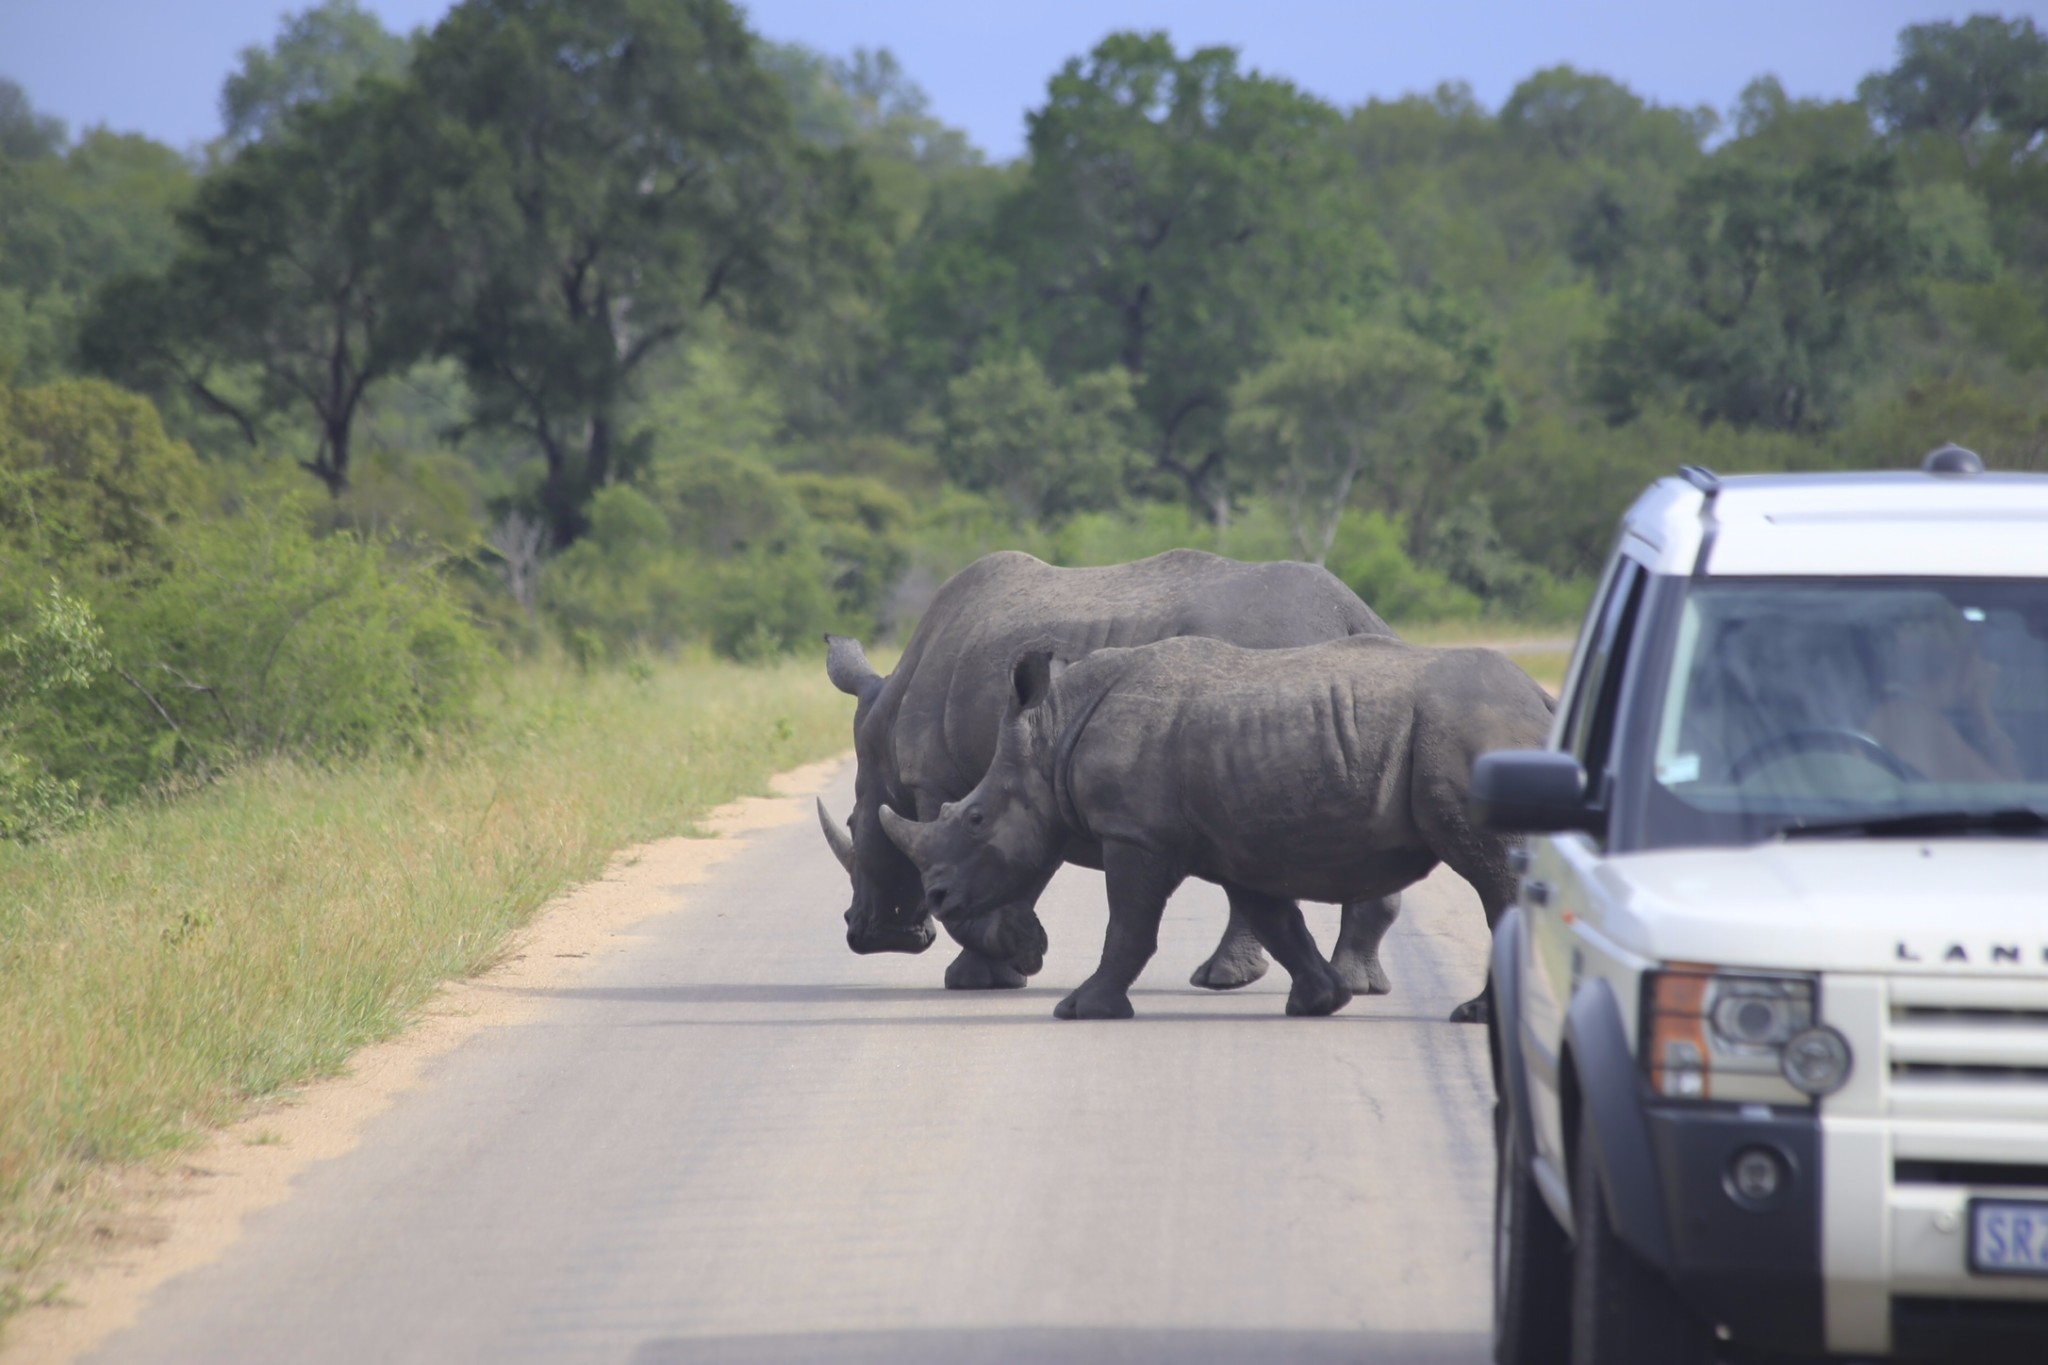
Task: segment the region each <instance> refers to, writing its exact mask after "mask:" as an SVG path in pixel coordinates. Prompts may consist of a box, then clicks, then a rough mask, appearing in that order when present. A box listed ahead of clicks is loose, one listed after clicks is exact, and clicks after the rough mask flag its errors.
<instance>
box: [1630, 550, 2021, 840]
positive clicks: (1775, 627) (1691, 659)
mask: <svg viewBox="0 0 2048 1365" xmlns="http://www.w3.org/2000/svg"><path fill="white" fill-rule="evenodd" d="M1660 690H1661V693H1662V700H1661V705H1660V707H1659V711H1658V715H1657V718H1656V728H1655V746H1654V754H1653V760H1652V761H1653V782H1652V787H1651V796H1652V800H1651V803H1650V808H1651V822H1650V823H1651V825H1652V827H1653V830H1652V834H1651V839H1650V842H1652V843H1653V844H1662V845H1669V844H1673V843H1691V842H1709V843H1714V842H1731V841H1734V842H1741V841H1747V840H1753V839H1757V838H1764V837H1768V836H1769V835H1771V834H1772V833H1775V832H1776V831H1778V830H1780V829H1784V828H1787V827H1790V826H1793V825H1796V824H1801V823H1813V822H1816V821H1830V820H1842V819H1862V818H1865V817H1874V816H1882V815H1888V814H1895V813H1897V814H1903V813H1910V812H1916V811H1935V810H1943V811H1948V810H1958V809H1962V810H1999V809H2009V808H2016V807H2032V808H2036V809H2044V810H2048V584H2044V583H2038V582H1989V581H1980V580H1970V579H1926V580H1835V581H1830V582H1816V581H1812V580H1762V579H1758V580H1727V581H1724V582H1719V583H1695V584H1693V585H1692V586H1691V588H1690V589H1689V590H1688V592H1687V596H1686V600H1685V603H1684V606H1683V609H1682V611H1681V614H1680V618H1679V622H1678V627H1677V631H1676V634H1675V638H1674V640H1673V644H1672V649H1671V661H1670V667H1669V671H1668V674H1667V675H1666V677H1665V679H1664V681H1663V685H1662V687H1661V689H1660Z"/></svg>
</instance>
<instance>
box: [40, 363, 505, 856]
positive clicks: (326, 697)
mask: <svg viewBox="0 0 2048 1365" xmlns="http://www.w3.org/2000/svg"><path fill="white" fill-rule="evenodd" d="M206 482H207V480H206V477H205V474H204V471H203V470H202V469H201V467H200V465H199V464H198V462H197V461H196V460H195V459H194V458H193V455H192V452H191V451H190V450H189V449H187V448H186V447H185V446H184V445H183V444H181V443H179V442H175V441H172V440H170V439H169V438H168V437H166V436H165V434H164V431H163V428H162V425H161V424H160V423H159V422H158V420H157V416H156V412H155V410H154V409H153V408H152V407H151V406H150V404H149V403H148V402H147V400H144V399H141V398H138V397H136V396H134V395H132V394H127V393H123V392H122V391H120V390H118V389H116V388H113V387H112V386H110V385H107V384H104V383H101V382H98V381H79V380H64V381H59V382H56V383H52V384H48V385H44V386H41V387H38V388H30V389H21V390H8V389H0V675H4V677H0V808H4V809H0V829H4V831H5V832H7V833H13V834H20V833H27V832H32V831H33V830H34V829H35V828H37V827H39V826H44V825H48V824H50V823H53V822H55V821H58V820H61V819H62V818H65V817H66V816H67V815H68V814H70V813H71V812H72V811H73V810H74V809H75V808H76V806H77V805H78V804H80V803H90V802H94V801H111V800H119V799H123V798H127V797H130V796H133V795H135V794H136V793H138V792H140V791H142V790H144V789H146V788H148V787H151V786H153V785H157V784H161V783H163V782H165V781H167V780H174V779H178V778H181V777H202V778H203V777H205V776H208V775H210V774H212V773H215V772H218V771H219V770H221V769H222V768H224V767H226V766H228V765H230V764H232V763H234V762H235V761H237V760H239V759H241V758H244V757H248V756H252V755H258V754H278V753H288V754H292V755H296V756H300V757H306V758H311V759H315V760H321V759H327V758H333V757H338V756H342V755H349V754H361V753H367V752H370V751H373V750H378V749H384V748H389V747H393V746H399V747H403V746H417V745H419V744H422V743H424V742H426V740H427V737H428V736H430V735H432V734H433V733H435V732H436V731H439V730H444V729H446V728H448V727H449V726H451V725H452V724H454V723H456V722H458V721H459V720H461V719H462V718H463V717H464V716H465V715H466V714H467V711H468V708H469V705H470V702H471V700H472V698H473V697H474V695H475V692H476V688H477V684H478V682H479V681H480V679H481V676H482V672H483V668H484V665H485V662H486V660H487V658H488V657H489V646H488V644H487V643H486V642H485V640H484V638H483V636H482V635H481V633H480V632H479V631H478V629H477V628H476V626H475V625H474V624H473V623H472V622H471V620H470V619H469V617H468V615H467V613H466V612H465V611H464V610H463V609H462V607H461V606H460V604H459V602H458V599H457V597H456V595H455V593H454V592H453V591H452V590H451V588H450V586H449V584H448V583H447V582H445V581H444V579H443V577H442V575H441V574H440V572H439V565H438V563H437V562H436V561H434V560H431V559H427V558H423V557H421V556H419V555H417V554H406V555H400V554H394V553H393V552H392V548H391V544H390V542H389V541H388V539H386V538H384V537H380V536H371V535H363V534H359V533H357V532H354V531H349V530H331V531H330V533H329V534H325V535H321V534H317V533H316V527H315V524H314V522H315V517H314V514H313V512H314V509H313V508H312V507H309V503H308V500H307V499H306V498H305V496H304V494H303V493H302V491H300V490H296V489H295V490H294V491H293V494H292V495H291V496H289V497H286V498H284V499H282V500H276V499H254V500H252V499H249V498H241V499H238V500H237V502H238V506H237V508H236V510H233V511H230V512H224V513H222V512H216V513H215V514H213V515H211V516H209V515H205V512H206V507H205V502H204V499H203V497H202V490H203V487H204V485H205V483H206ZM317 511H318V513H319V518H320V520H322V521H323V522H326V521H328V520H329V518H331V515H332V508H331V506H330V505H328V504H325V503H320V504H318V505H317ZM59 583H61V584H62V585H63V586H62V587H58V586H54V585H55V584H59Z"/></svg>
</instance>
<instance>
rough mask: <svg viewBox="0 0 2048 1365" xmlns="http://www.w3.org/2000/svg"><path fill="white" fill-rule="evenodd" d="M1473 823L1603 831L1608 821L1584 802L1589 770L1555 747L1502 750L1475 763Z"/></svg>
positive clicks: (1502, 829)
mask: <svg viewBox="0 0 2048 1365" xmlns="http://www.w3.org/2000/svg"><path fill="white" fill-rule="evenodd" d="M1466 800H1467V805H1468V808H1469V809H1470V811H1471V813H1472V823H1473V824H1475V825H1477V826H1478V827H1479V828H1481V829H1487V830H1492V831H1494V832H1495V833H1497V834H1556V833H1559V832H1561V831H1564V830H1585V831H1587V832H1589V833H1595V834H1597V833H1599V831H1600V829H1601V827H1602V826H1603V825H1604V824H1605V823H1606V821H1605V820H1604V819H1603V818H1602V815H1601V812H1599V811H1597V810H1594V809H1593V808H1592V807H1591V806H1588V805H1587V804H1586V770H1585V769H1584V768H1582V767H1580V766H1579V761H1578V760H1577V759H1576V758H1573V757H1572V756H1571V755H1570V754H1564V753H1559V752H1558V751H1557V750H1555V749H1502V750H1499V751H1498V752H1495V753H1490V754H1481V755H1480V756H1479V757H1478V758H1477V759H1475V760H1473V763H1472V787H1471V791H1470V793H1469V794H1468V796H1467V798H1466Z"/></svg>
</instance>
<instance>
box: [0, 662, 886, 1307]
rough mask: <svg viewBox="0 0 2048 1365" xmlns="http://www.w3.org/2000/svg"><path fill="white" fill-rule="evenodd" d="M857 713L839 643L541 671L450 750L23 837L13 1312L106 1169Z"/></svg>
mask: <svg viewBox="0 0 2048 1365" xmlns="http://www.w3.org/2000/svg"><path fill="white" fill-rule="evenodd" d="M850 709H851V708H850V707H849V706H848V704H847V702H846V699H845V698H843V697H841V696H840V695H838V694H837V693H835V692H833V691H832V690H831V688H830V687H829V685H828V684H826V682H825V680H824V677H823V670H822V669H821V668H820V667H819V666H818V664H817V662H816V661H814V660H806V661H798V662H792V663H789V664H785V665H780V666H776V667H770V668H761V669H742V668H739V667H736V666H732V665H727V664H719V663H712V662H709V661H697V662H687V663H676V664H665V665H659V666H656V667H654V668H652V669H643V670H639V676H637V677H634V676H628V675H625V674H617V675H607V676H600V677H589V678H586V677H582V676H579V675H577V674H574V673H572V672H569V671H567V670H564V669H560V668H550V667H542V666H532V667H526V668H522V669H520V670H517V671H516V672H514V673H513V674H512V675H511V677H510V679H509V681H508V683H507V686H506V690H505V693H504V695H503V697H502V701H501V704H500V705H498V706H497V707H496V708H495V709H494V712H493V716H492V719H491V720H490V721H489V722H488V724H487V725H486V726H485V727H484V731H483V733H481V734H479V735H477V736H475V737H473V738H472V739H471V740H469V741H467V742H465V743H464V744H462V745H461V746H459V747H454V748H451V749H450V750H449V751H447V752H445V753H440V754H434V755H429V756H428V757H426V758H425V759H422V760H417V761H408V762H397V761H390V762H381V763H369V764H364V765H360V766H357V767H353V768H350V769H347V770H345V771H338V772H323V771H309V770H306V769H303V768H299V767H296V766H293V765H290V764H276V765H271V766H267V767H263V768H260V769H253V770H250V771H246V772H243V773H241V774H239V775H237V776H235V777H233V778H231V779H229V780H228V781H225V782H223V783H221V784H219V785H218V786H216V787H214V788H211V789H209V790H207V791H204V792H200V793H197V794H194V795H191V796H188V797H185V798H184V799H181V800H178V801H176V802H172V803H167V804H161V805H154V806H138V807H134V808H130V809H128V810H124V811H119V812H115V813H112V814H110V815H108V816H106V817H105V818H104V819H102V820H100V821H98V822H97V823H95V824H94V825H93V826H92V827H90V828H87V829H85V830H82V831H79V832H76V833H73V834H70V835H66V836H64V837H62V838H59V839H55V840H52V841H50V842H48V843H45V844H40V845H33V846H27V847H23V846H19V845H0V1039H4V1040H5V1043H4V1045H0V1322H4V1320H5V1318H6V1317H7V1316H8V1314H9V1311H10V1310H11V1309H13V1308H18V1307H19V1306H20V1301H21V1296H22V1293H23V1286H24V1284H25V1283H26V1280H27V1277H28V1275H29V1273H30V1272H31V1271H32V1269H33V1268H34V1267H35V1265H36V1264H37V1263H38V1261H39V1260H41V1259H42V1258H43V1257H44V1256H46V1255H47V1254H48V1253H49V1252H50V1251H51V1250H52V1249H53V1248H54V1247H56V1246H59V1245H61V1244H62V1243H63V1241H64V1239H65V1238H66V1236H67V1235H69V1233H70V1231H71V1230H72V1228H73V1227H74V1226H75V1224H76V1223H77V1221H78V1218H79V1215H80V1213H81V1211H82V1210H83V1209H84V1208H85V1207H86V1206H87V1205H88V1204H89V1202H90V1199H91V1190H92V1185H93V1183H94V1180H95V1177H96V1175H97V1174H98V1173H99V1172H101V1171H103V1170H104V1169H106V1168H107V1167H109V1166H113V1165H118V1164H122V1163H129V1162H135V1161H141V1160H147V1159H149V1158H151V1157H155V1156H158V1155H161V1154H163V1153H166V1152H169V1151H174V1150H176V1149H178V1148H179V1147H181V1146H183V1145H185V1144H187V1143H188V1142H189V1141H191V1139H192V1138H193V1137H194V1136H195V1135H196V1134H197V1133H199V1132H200V1131H202V1130H203V1129H205V1128H207V1127H210V1126H213V1125H217V1124H220V1123H223V1122H225V1121H227V1120H228V1119H230V1118H231V1117H233V1116H234V1115H235V1114H236V1113H237V1112H238V1111H240V1110H241V1109H243V1108H244V1107H245V1106H246V1105H247V1104H248V1102H249V1101H250V1100H251V1099H253V1098H255V1097H259V1096H262V1095H266V1094H270V1093H273V1092H275V1091H277V1090H278V1089H280V1088H281V1087H286V1086H290V1085H293V1084H295V1083H298V1082H301V1081H304V1080H306V1079H308V1078H311V1077H315V1076H319V1075H322V1074H326V1073H331V1072H333V1071H334V1070H335V1069H336V1068H338V1067H339V1066H340V1065H341V1064H342V1063H343V1061H344V1060H345V1059H346V1058H347V1057H348V1055H349V1053H350V1052H351V1051H352V1050H354V1049H355V1048H356V1047H358V1046H360V1045H361V1044H363V1043H365V1042H368V1041H370V1040H372V1039H376V1038H379V1037H382V1036H385V1035H387V1034H390V1033H392V1032H394V1031H395V1030H397V1029H399V1028H400V1027H402V1026H403V1024H404V1022H405V1020H406V1017H407V1014H408V1012H409V1011H411V1010H412V1009H414V1008H415V1007H417V1006H418V1005H419V1004H420V1003H421V1002H422V1001H423V1000H425V999H426V997H427V996H428V995H429V994H430V993H431V992H432V990H433V988H434V987H435V985H436V984H437V983H439V982H440V981H442V980H444V979H447V978H449V977H451V976H460V975H464V974H467V973H471V972H474V971H476V970H478V969H479V968H481V967H483V966H485V965H488V964H489V962H490V961H491V960H492V958H493V955H494V954H495V953H497V952H498V951H499V945H500V944H501V943H502V941H503V939H504V936H505V934H506V933H507V931H508V930H510V929H512V928H514V927H516V926H517V925H519V924H521V923H523V922H524V921H525V920H526V919H527V918H528V917H529V916H530V915H531V914H532V913H533V911H534V910H535V909H536V908H537V907H539V906H540V905H541V904H542V903H543V902H545V901H546V900H548V899H549V898H550V897H551V896H553V895H555V894H556V893H557V892H559V891H561V890H562V889H563V888H564V887H566V886H568V885H571V884H573V883H575V882H578V881H582V880H586V879H588V878H589V877H591V876H593V875H595V874H596V873H597V872H598V871H599V870H600V869H601V868H602V867H603V865H604V862H605V860H606V858H607V856H608V855H609V854H611V853H612V852H613V851H614V850H616V849H618V848H619V847H621V846H623V845H627V844H631V843H635V842H638V841H641V840H645V839H648V838H653V837H657V836H661V835H666V834H674V833H677V832H681V831H683V830H685V829H686V828H687V825H688V821H689V820H690V819H691V818H693V817H694V816H695V815H696V814H698V813H701V812H702V811H704V810H706V809H708V808H710V807H712V806H715V805H717V804H719V803H721V802H724V801H727V800H730V799H731V798H733V797H734V796H736V795H740V794H743V793H747V792H759V791H762V790H764V784H765V782H766V779H767V778H768V777H769V775H771V774H772V773H774V772H776V771H778V770H781V769H784V768H788V767H792V766H794V765H796V764H799V763H802V762H806V761H809V760H811V759H815V758H819V757H822V756H824V755H827V754H829V753H832V752H834V751H835V750H837V749H840V748H843V747H845V746H846V744H847V741H848V735H849V721H850V714H849V713H850Z"/></svg>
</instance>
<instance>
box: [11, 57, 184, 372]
mask: <svg viewBox="0 0 2048 1365" xmlns="http://www.w3.org/2000/svg"><path fill="white" fill-rule="evenodd" d="M17 90H18V88H17ZM58 126H59V125H55V124H54V121H52V120H44V119H41V118H40V116H38V115H36V114H35V113H34V112H33V110H30V109H27V108H26V106H25V105H23V106H21V107H19V108H17V110H16V118H15V127H16V130H17V132H20V131H21V130H22V128H24V127H26V128H27V129H28V130H29V132H30V134H31V135H28V136H20V137H15V138H13V139H12V141H14V142H15V143H17V144H19V146H18V150H21V151H23V152H25V153H28V154H26V155H23V156H19V157H17V156H15V155H13V154H11V153H9V152H6V151H4V150H0V377H12V378H13V379H14V380H15V382H17V383H34V382H38V381H40V380H44V379H50V378H54V377H55V376H56V375H58V374H60V373H63V372H64V371H65V370H67V369H68V368H70V366H71V364H72V361H73V351H74V348H75V345H76V337H77V327H78V325H79V320H80V315H81V313H82V312H83V311H84V309H85V308H86V306H87V305H88V303H89V301H90V299H91V297H92V295H93V293H94V292H95V291H96V290H97V289H99V288H100V287H101V285H103V284H104V283H105V282H107V281H108V280H111V279H113V278H116V277H118V276H120V275H122V274H124V273H128V272H133V271H150V270H155V269H159V268H161V267H162V265H163V263H164V262H165V261H167V260H168V259H169V258H170V256H171V254H172V252H173V251H174V250H175V248H176V241H177V235H176V229H175V225H174V214H175V212H176V210H177V209H178V207H179V206H180V205H181V204H182V203H183V202H184V201H185V200H186V198H187V197H188V196H189V195H190V194H191V192H192V186H193V174H192V168H191V167H190V166H189V165H188V164H187V163H186V162H185V160H184V158H182V157H180V156H179V155H178V154H177V153H176V152H174V151H172V150H171V149H170V148H168V147H166V146H164V145H163V144H161V143H158V142H152V141H151V140H150V139H148V138H146V137H140V136H136V135H132V134H117V133H110V132H108V131H106V130H105V129H103V128H96V129H94V130H92V131H91V132H89V133H87V134H86V135H85V136H83V137H81V138H79V139H78V140H77V141H76V142H75V143H71V144H69V145H64V144H63V142H62V140H61V138H59V139H58V140H57V141H56V142H52V141H50V138H49V137H48V136H44V134H51V135H52V136H54V134H52V133H51V130H52V129H53V128H56V127H58ZM37 128H41V129H42V132H41V133H36V132H35V130H36V129H37Z"/></svg>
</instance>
